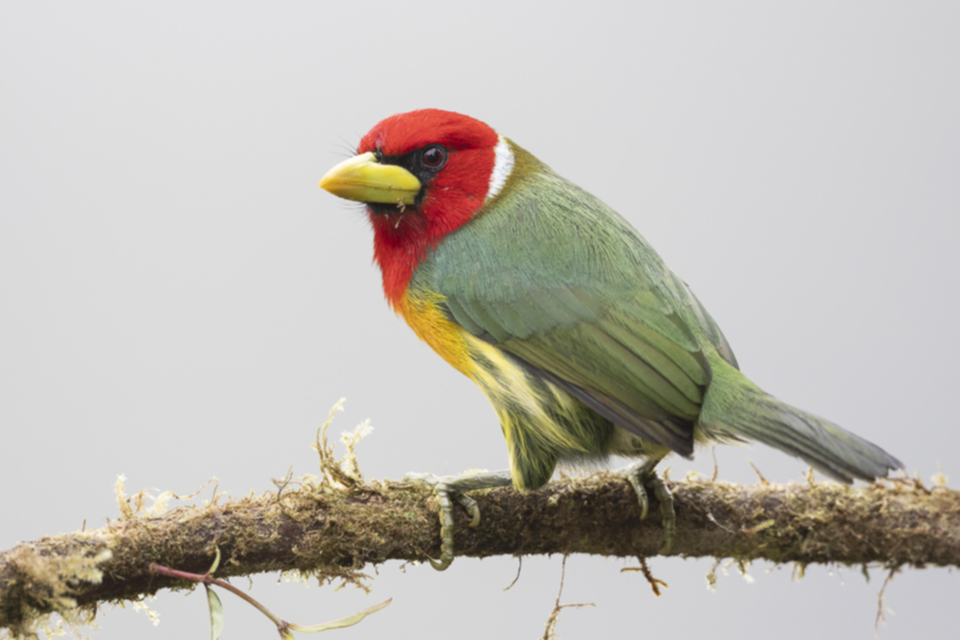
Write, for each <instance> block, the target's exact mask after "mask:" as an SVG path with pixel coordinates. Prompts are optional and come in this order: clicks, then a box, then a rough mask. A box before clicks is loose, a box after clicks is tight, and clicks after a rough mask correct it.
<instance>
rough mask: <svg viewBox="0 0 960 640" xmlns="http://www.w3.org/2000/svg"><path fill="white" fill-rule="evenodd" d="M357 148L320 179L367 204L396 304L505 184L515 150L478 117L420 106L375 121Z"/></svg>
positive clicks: (386, 280) (390, 297)
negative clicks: (417, 273) (431, 256)
mask: <svg viewBox="0 0 960 640" xmlns="http://www.w3.org/2000/svg"><path fill="white" fill-rule="evenodd" d="M357 153H358V155H357V157H356V158H352V159H350V160H347V161H346V162H344V163H341V165H338V166H337V167H334V168H333V169H331V171H330V172H329V173H328V174H327V175H326V176H325V177H324V179H323V181H322V182H321V183H320V185H321V186H322V187H324V188H326V189H327V190H329V191H331V192H332V193H334V194H335V195H339V196H341V197H346V198H349V199H352V200H360V201H362V202H365V203H366V204H367V213H368V215H369V217H370V222H371V224H372V226H373V231H374V260H375V261H376V262H377V264H378V265H379V266H380V269H381V270H382V272H383V287H384V293H385V294H386V296H387V299H388V300H389V301H390V303H391V304H393V305H396V304H397V303H398V302H400V300H401V299H402V297H403V295H404V293H405V291H406V287H407V284H408V283H409V281H410V278H411V277H412V275H413V271H414V269H416V267H417V265H418V264H419V263H420V262H421V261H422V260H423V259H424V257H425V256H426V255H427V252H428V251H430V249H432V248H433V247H435V246H437V245H438V244H439V243H440V242H442V241H443V239H444V238H445V237H446V236H447V235H448V234H450V233H452V232H454V231H456V230H457V229H459V228H460V227H461V226H463V225H464V224H466V223H467V222H469V221H470V220H471V219H472V218H473V216H474V215H475V214H477V212H478V211H479V210H480V209H481V207H483V205H484V203H485V202H486V201H487V200H489V199H490V198H491V197H493V196H494V195H496V193H497V192H498V191H499V189H500V187H501V186H503V183H504V181H505V180H506V176H507V175H508V174H509V172H510V167H511V166H512V155H511V151H510V149H509V146H508V145H507V143H506V142H505V141H504V140H503V139H502V138H500V136H498V135H497V133H496V132H495V131H494V130H493V129H491V128H490V127H489V126H487V125H486V124H484V123H482V122H480V121H479V120H475V119H474V118H470V117H468V116H464V115H461V114H459V113H453V112H450V111H440V110H438V109H422V110H418V111H410V112H408V113H400V114H397V115H393V116H390V117H389V118H386V119H385V120H382V121H381V122H379V123H378V124H376V125H375V126H374V127H373V128H372V129H370V131H369V132H368V133H367V134H366V135H365V136H363V138H362V139H361V140H360V144H359V146H358V147H357Z"/></svg>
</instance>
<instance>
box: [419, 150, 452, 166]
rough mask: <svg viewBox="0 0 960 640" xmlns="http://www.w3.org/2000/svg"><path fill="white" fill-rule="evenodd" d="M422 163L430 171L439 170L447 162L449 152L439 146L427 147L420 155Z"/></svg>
mask: <svg viewBox="0 0 960 640" xmlns="http://www.w3.org/2000/svg"><path fill="white" fill-rule="evenodd" d="M420 162H421V163H423V166H425V167H427V168H428V169H439V168H441V167H442V166H443V165H444V164H446V162H447V150H446V149H444V148H443V147H441V146H439V145H435V146H432V147H427V148H426V149H424V150H423V151H422V152H421V153H420Z"/></svg>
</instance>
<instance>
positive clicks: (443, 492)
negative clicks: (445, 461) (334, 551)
mask: <svg viewBox="0 0 960 640" xmlns="http://www.w3.org/2000/svg"><path fill="white" fill-rule="evenodd" d="M403 479H404V480H405V481H407V482H411V483H414V484H421V485H425V486H427V487H429V488H430V489H432V490H433V493H434V495H436V496H437V501H438V502H439V503H440V513H439V515H440V559H439V560H434V559H433V558H429V560H430V564H431V565H433V568H434V569H436V570H437V571H443V570H444V569H446V568H447V567H449V566H450V563H451V562H453V501H452V500H451V498H456V500H457V502H459V503H460V504H461V505H463V508H464V509H466V510H467V513H469V514H470V517H471V518H472V519H471V521H470V526H471V527H476V526H477V525H479V524H480V507H479V506H477V501H476V500H474V499H473V498H471V497H470V496H468V495H467V494H466V492H467V491H474V490H475V489H489V488H491V487H506V486H509V485H510V484H511V483H512V480H511V478H510V472H509V471H481V472H477V473H465V474H463V475H460V476H435V475H433V474H432V473H408V474H407V475H405V476H404V477H403ZM657 495H659V494H657Z"/></svg>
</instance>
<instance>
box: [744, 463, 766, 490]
mask: <svg viewBox="0 0 960 640" xmlns="http://www.w3.org/2000/svg"><path fill="white" fill-rule="evenodd" d="M748 462H749V463H750V466H751V467H753V470H754V471H756V472H757V477H758V478H760V484H764V485H767V484H770V483H769V482H767V479H766V478H764V477H763V474H762V473H760V469H757V465H755V464H753V460H748Z"/></svg>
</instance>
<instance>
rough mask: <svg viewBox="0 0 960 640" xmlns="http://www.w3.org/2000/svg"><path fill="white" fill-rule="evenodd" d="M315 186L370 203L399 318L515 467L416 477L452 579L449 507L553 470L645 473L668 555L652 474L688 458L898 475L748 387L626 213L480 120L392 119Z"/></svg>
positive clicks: (637, 484)
mask: <svg viewBox="0 0 960 640" xmlns="http://www.w3.org/2000/svg"><path fill="white" fill-rule="evenodd" d="M319 186H320V187H321V188H323V189H325V190H326V191H328V192H329V193H331V194H333V195H335V196H338V197H340V198H344V199H347V200H352V201H357V202H361V203H364V205H365V210H366V214H367V217H368V218H369V221H370V224H371V226H372V228H373V260H374V262H375V263H376V264H377V265H378V266H379V268H380V271H381V273H382V278H383V291H384V295H385V297H386V300H387V302H388V303H389V305H390V306H391V307H392V308H393V310H394V311H395V312H396V313H397V314H398V315H400V316H402V318H403V319H404V320H405V321H406V323H407V324H408V325H409V326H410V328H411V329H412V330H413V332H414V333H415V334H416V335H417V336H419V338H420V339H421V340H422V341H424V342H426V343H427V344H428V345H429V346H430V347H431V348H433V350H434V351H436V352H437V353H438V354H439V355H440V356H441V357H442V358H443V359H444V360H446V361H447V362H448V363H449V364H450V365H451V366H453V368H454V369H457V370H458V371H460V372H461V373H462V374H464V375H466V376H467V377H468V378H470V379H472V380H473V381H474V382H475V383H476V384H477V385H478V386H479V387H480V389H481V390H482V391H483V393H484V394H485V395H486V397H487V399H488V400H489V401H490V403H491V404H492V405H493V408H494V410H495V412H496V414H497V417H498V419H499V422H500V427H501V430H502V432H503V436H504V438H505V440H506V445H507V452H508V458H509V470H506V471H499V472H480V473H473V474H465V475H463V476H443V477H437V476H432V475H430V474H411V475H410V476H409V478H410V479H414V480H417V481H419V482H423V483H426V484H428V485H429V486H431V487H432V488H433V490H434V492H435V493H436V495H437V496H438V498H439V503H440V515H439V517H440V521H441V547H440V550H441V553H440V558H439V560H435V559H433V558H431V559H430V562H431V563H432V564H433V566H434V568H436V569H439V570H443V569H446V568H447V567H449V566H450V563H451V562H452V560H453V557H454V540H453V533H454V525H453V522H454V521H453V500H456V501H458V502H459V503H460V504H462V505H463V506H464V507H465V508H466V509H467V510H468V511H469V512H470V514H471V515H472V521H471V524H472V525H474V526H476V525H477V524H478V523H479V521H480V513H479V510H478V508H477V506H476V503H475V501H473V500H472V499H471V498H470V497H469V496H468V495H467V492H469V491H471V490H473V489H480V488H486V487H493V486H506V485H512V486H513V487H514V488H515V489H517V490H519V491H521V492H527V491H532V490H535V489H537V488H539V487H541V486H543V485H544V484H546V483H547V482H548V481H549V479H550V477H551V476H552V475H553V473H554V470H555V468H556V467H557V465H558V464H561V463H562V464H565V465H572V466H578V465H580V466H584V465H596V464H602V463H603V462H605V461H606V460H607V459H608V458H609V457H610V456H613V455H619V456H625V457H627V458H631V459H634V460H636V462H634V463H633V464H631V465H630V466H629V467H627V468H626V469H625V470H624V474H625V475H626V477H627V478H628V479H629V480H630V482H631V484H632V485H633V487H634V488H635V489H636V491H637V496H638V501H639V505H640V509H641V517H645V516H646V514H647V508H648V503H649V502H648V497H647V488H649V489H651V490H652V491H653V492H654V494H655V495H656V496H657V498H658V501H659V503H660V510H661V513H662V516H663V537H664V544H663V547H662V548H661V553H669V552H670V550H671V547H672V541H673V534H674V528H675V513H674V508H673V501H672V497H671V495H670V492H669V490H668V489H667V488H666V485H665V483H664V482H663V480H662V478H660V477H659V476H658V475H657V474H656V471H655V467H656V465H657V463H658V462H659V461H660V460H661V459H663V458H664V457H665V456H667V455H668V454H670V453H676V454H679V455H680V456H684V457H688V458H690V457H692V455H693V453H694V447H695V445H701V446H702V445H705V444H708V443H711V442H721V443H737V442H743V441H755V442H760V443H763V444H766V445H769V446H771V447H774V448H776V449H779V450H781V451H783V452H786V453H788V454H791V455H794V456H797V457H799V458H801V459H803V460H805V461H806V462H808V463H809V464H810V465H812V466H813V467H814V468H816V469H818V470H820V471H822V472H824V473H826V474H827V475H829V476H831V477H832V478H834V479H836V480H839V481H841V482H845V483H850V482H852V481H853V480H854V479H860V480H865V481H872V480H875V479H877V478H879V477H884V476H886V475H887V473H888V472H889V471H891V470H896V469H900V468H902V467H903V464H902V463H901V462H900V461H899V460H897V459H896V458H895V457H893V456H891V455H890V454H888V453H887V452H886V451H884V450H883V449H881V448H880V447H878V446H877V445H875V444H872V443H871V442H868V441H867V440H865V439H863V438H861V437H859V436H857V435H854V434H852V433H850V432H848V431H846V430H844V429H842V428H841V427H839V426H838V425H836V424H834V423H832V422H829V421H828V420H825V419H822V418H819V417H816V416H814V415H812V414H810V413H807V412H805V411H803V410H800V409H797V408H794V407H792V406H790V405H788V404H786V403H784V402H781V401H780V400H778V399H776V398H774V397H773V396H771V395H770V394H768V393H766V392H765V391H763V390H762V389H761V388H760V387H758V386H757V385H756V384H754V383H753V382H751V381H750V379H749V378H747V377H746V375H744V374H743V373H741V371H740V368H739V364H738V362H737V359H736V357H735V356H734V354H733V350H732V349H731V347H730V344H729V343H728V342H727V339H726V338H725V337H724V335H723V333H722V332H721V330H720V328H719V326H718V325H717V323H716V322H715V321H714V319H713V318H712V317H711V316H710V314H709V313H708V312H707V310H706V308H704V306H703V305H702V304H701V303H700V301H699V300H698V299H697V297H696V296H695V295H694V294H693V291H692V290H691V288H690V287H689V286H688V285H687V284H686V283H685V282H684V281H683V280H681V279H680V278H679V277H678V276H677V275H675V274H674V273H673V272H672V271H671V270H670V269H669V268H668V267H667V265H666V264H665V263H664V261H663V260H662V259H661V258H660V256H659V255H658V254H657V252H656V251H655V250H654V249H653V247H652V246H650V244H649V243H648V242H647V241H646V240H645V239H644V238H643V236H641V235H640V233H639V232H638V231H637V230H636V229H635V228H634V227H633V226H632V225H631V224H630V223H629V222H627V221H626V220H625V219H624V218H623V217H622V216H621V215H620V214H619V213H617V212H616V211H614V210H613V209H612V208H611V207H609V206H607V205H606V204H604V203H603V202H602V201H601V200H599V199H598V198H596V197H595V196H593V195H591V194H590V193H588V192H587V191H585V190H584V189H582V188H580V187H579V186H577V185H576V184H574V183H573V182H571V181H569V180H567V179H565V178H563V177H561V176H559V175H558V174H556V173H555V172H554V171H553V170H551V169H550V168H549V167H548V166H547V165H546V164H544V163H543V162H541V161H540V160H538V159H537V158H536V157H534V156H533V155H532V154H531V153H529V152H528V151H526V150H525V149H523V148H522V147H520V146H519V145H517V144H516V143H514V142H513V141H512V140H510V139H509V138H507V137H505V136H503V135H501V134H499V133H497V132H496V131H495V130H494V129H493V128H491V127H490V126H488V125H487V124H485V123H483V122H481V121H480V120H477V119H475V118H472V117H469V116H466V115H463V114H459V113H455V112H452V111H444V110H439V109H419V110H415V111H409V112H405V113H398V114H395V115H392V116H389V117H387V118H385V119H384V120H382V121H380V122H379V123H378V124H376V125H375V126H374V127H373V128H372V129H370V131H369V132H367V133H366V134H365V135H364V136H363V137H362V138H361V140H360V143H359V145H358V147H357V151H356V155H355V156H353V157H351V158H349V159H347V160H344V161H343V162H341V163H339V164H337V165H336V166H334V167H333V168H331V169H330V170H329V171H328V172H327V173H326V174H325V175H324V176H323V178H322V179H321V181H320V184H319Z"/></svg>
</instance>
